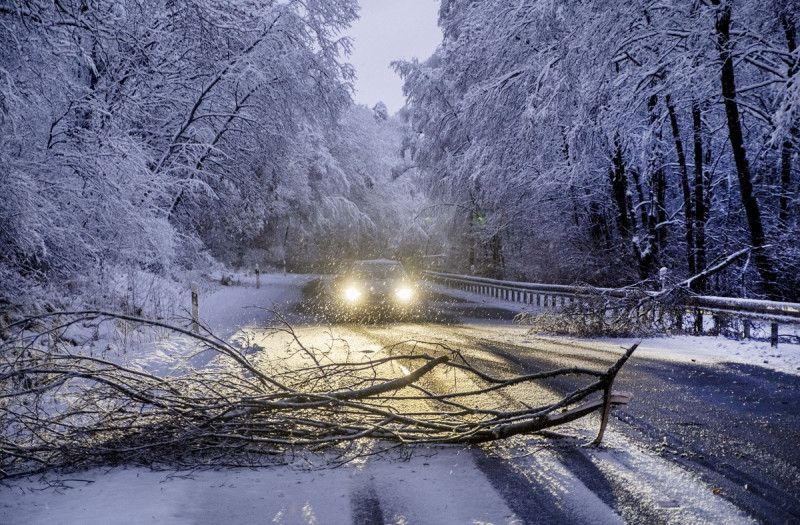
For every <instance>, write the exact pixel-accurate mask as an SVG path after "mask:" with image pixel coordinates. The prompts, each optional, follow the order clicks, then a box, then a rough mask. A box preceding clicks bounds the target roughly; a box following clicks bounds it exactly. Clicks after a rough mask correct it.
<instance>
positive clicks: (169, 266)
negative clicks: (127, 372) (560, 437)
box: [0, 0, 800, 310]
mask: <svg viewBox="0 0 800 525" xmlns="http://www.w3.org/2000/svg"><path fill="white" fill-rule="evenodd" d="M797 13H800V2H798V1H797V0H765V1H761V2H755V1H745V2H734V1H729V0H692V1H689V2H680V1H675V0H666V1H650V0H632V1H629V2H612V1H609V0H589V1H584V2H554V1H551V0H526V1H517V0H514V1H507V0H481V1H476V0H442V1H441V6H440V13H439V25H440V28H441V30H442V33H443V40H442V42H441V44H440V46H439V47H438V49H437V50H436V52H435V53H434V54H433V55H432V56H430V57H427V58H424V59H419V60H417V59H414V60H409V61H398V62H395V63H393V64H392V67H394V69H395V70H396V72H397V73H398V74H399V75H400V76H401V77H402V78H403V81H404V92H405V95H406V97H407V104H406V106H405V107H404V108H403V109H402V110H401V111H400V112H399V113H398V114H397V115H389V114H388V111H387V110H386V107H385V106H384V105H383V104H380V103H379V104H377V105H375V106H374V107H373V108H369V107H366V106H363V105H358V104H356V103H354V102H353V97H352V82H353V78H354V76H353V75H354V71H353V69H352V67H351V66H350V65H349V64H348V62H347V57H348V50H349V47H350V42H349V41H348V39H347V38H346V37H343V36H342V34H343V32H344V31H345V30H346V28H347V27H348V26H349V25H350V24H351V23H352V22H353V21H354V20H355V19H356V18H357V16H358V4H357V2H356V1H355V0H302V1H301V0H282V1H277V0H262V1H259V2H250V1H247V0H228V1H224V2H218V1H211V0H188V1H183V0H179V1H172V0H135V1H134V0H117V1H103V0H97V1H93V0H58V1H56V2H50V1H45V0H3V1H2V2H0V188H2V198H0V283H2V284H0V306H3V307H4V309H5V307H9V306H15V307H16V306H26V305H28V306H30V305H34V306H40V305H45V304H54V303H59V302H61V303H64V302H69V303H70V304H72V303H75V302H83V303H91V304H95V305H102V306H109V304H108V303H114V302H115V301H116V302H119V303H125V302H127V307H130V306H131V304H130V303H131V302H133V303H135V302H136V299H135V297H131V295H132V294H133V290H134V289H135V288H136V286H137V285H138V284H137V283H142V282H148V283H150V286H151V287H152V286H154V284H153V283H158V282H162V281H163V282H177V281H181V280H185V279H186V276H187V275H192V274H193V273H197V272H203V271H205V270H207V269H208V268H212V267H220V266H224V267H229V268H237V267H240V268H242V267H243V268H251V267H253V266H254V265H255V264H260V265H262V267H267V266H269V265H274V266H280V265H282V264H283V262H284V261H286V264H287V266H288V267H289V269H290V270H293V271H304V272H305V271H313V272H326V271H330V270H331V269H332V267H333V266H335V265H336V264H337V263H339V262H342V261H344V260H347V259H352V258H365V257H394V258H399V259H403V260H408V261H410V262H412V263H413V264H416V265H422V264H423V262H431V261H433V262H435V267H436V268H438V269H441V270H446V271H452V272H460V273H470V274H475V275H484V276H491V277H500V278H505V279H513V280H525V281H532V282H546V283H566V284H569V283H576V282H581V283H588V284H590V285H601V286H625V285H631V284H634V283H639V284H641V285H643V286H645V287H650V288H654V289H655V288H657V287H658V286H660V280H659V276H660V275H661V274H662V273H663V272H666V277H667V279H668V280H669V281H671V282H679V281H682V280H684V279H686V278H688V277H690V276H693V275H701V274H703V271H704V270H705V269H707V268H710V267H720V266H721V265H720V264H719V262H720V261H729V264H727V265H724V269H722V270H721V271H718V272H716V273H714V274H713V275H709V276H708V277H707V278H698V279H694V280H692V281H691V283H692V288H693V289H692V291H693V292H695V293H702V294H708V295H729V296H738V297H756V298H767V299H776V300H794V301H797V300H800V227H798V213H800V202H798V185H799V184H800V182H798V170H800V168H798V163H799V161H800V159H799V157H798V151H799V150H800V82H798V70H799V69H800V51H798V49H797V39H798V34H797V30H798V27H797ZM734 254H738V255H737V256H736V257H731V256H732V255H734ZM662 269H663V270H662ZM120 287H122V288H124V289H125V290H127V292H122V293H120V294H118V295H114V293H112V292H113V290H116V289H119V288H120ZM65 298H66V299H65ZM110 306H114V304H112V305H110ZM134 306H135V305H134ZM134 310H135V308H134Z"/></svg>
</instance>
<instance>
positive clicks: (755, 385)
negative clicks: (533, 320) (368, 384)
mask: <svg viewBox="0 0 800 525" xmlns="http://www.w3.org/2000/svg"><path fill="white" fill-rule="evenodd" d="M312 292H313V290H312ZM312 296H313V297H314V298H316V297H317V296H316V295H315V294H312V295H310V297H312ZM431 299H432V302H431V308H429V309H428V310H426V312H425V313H424V314H423V315H421V316H420V318H419V319H417V320H416V321H414V322H398V323H394V322H392V320H391V319H378V320H377V322H374V321H367V322H363V323H348V324H345V325H340V326H339V328H340V329H341V330H342V331H346V332H347V331H349V332H351V333H356V334H358V336H359V337H362V338H368V339H371V340H374V341H375V342H376V343H377V344H382V345H388V344H392V343H394V342H397V341H400V340H406V339H409V338H420V339H426V340H430V339H431V338H432V337H435V338H436V339H438V340H443V341H452V342H453V344H454V345H457V346H458V348H460V349H461V350H462V351H463V352H464V353H465V354H466V355H468V356H469V357H471V358H472V359H474V360H477V361H480V362H482V364H483V365H484V366H486V368H487V369H488V370H494V371H497V372H506V373H507V372H509V371H511V372H514V373H518V374H522V373H531V372H536V371H541V370H549V369H553V368H555V367H558V366H564V365H570V366H585V367H591V368H597V369H603V368H605V367H607V366H608V365H610V364H611V363H612V362H614V361H615V360H616V358H617V357H618V355H619V353H620V352H621V350H619V349H618V348H616V349H615V348H614V347H613V345H611V346H609V345H608V344H605V345H602V344H593V343H581V342H575V341H570V340H566V339H565V340H557V339H554V338H536V337H533V338H531V340H528V341H525V342H524V343H522V344H520V343H509V342H504V341H503V340H502V338H498V337H485V335H484V334H483V333H482V330H484V327H485V326H487V325H486V324H485V323H486V322H487V321H491V322H492V323H494V325H492V326H494V327H496V326H497V323H508V322H510V319H511V318H512V317H513V313H511V312H507V311H503V310H497V309H492V308H485V307H480V306H478V305H475V304H471V303H468V302H463V301H458V300H454V299H451V298H447V297H444V296H435V297H432V298H431ZM312 302H313V301H312ZM307 304H311V303H307ZM299 316H300V318H302V319H303V320H304V321H305V322H306V323H308V324H313V323H317V322H320V320H321V321H322V322H321V325H320V326H321V327H322V326H324V329H325V330H328V329H329V327H330V324H329V322H330V320H326V319H325V318H324V317H325V314H324V311H323V310H319V309H315V308H311V309H308V308H307V309H305V310H303V311H301V312H300V313H299ZM320 317H322V319H320ZM487 356H490V358H487ZM573 381H574V380H573V379H572V378H560V379H558V380H555V381H551V382H549V383H547V384H546V385H543V387H544V388H545V389H548V390H551V391H552V392H555V393H566V392H569V391H571V390H574V389H575V386H576V385H575V384H574V382H573ZM615 388H616V389H619V390H627V391H630V392H632V393H633V394H634V398H633V401H632V402H631V403H630V404H629V405H627V406H624V407H620V408H618V409H616V410H615V412H614V413H613V415H612V422H611V428H612V429H613V431H614V432H616V433H617V434H619V435H621V436H623V438H624V439H625V440H627V441H628V442H630V443H632V444H634V445H635V446H636V447H637V448H638V449H641V450H644V451H645V453H646V454H648V455H649V456H651V457H655V458H657V461H661V462H662V463H664V464H670V465H672V468H674V469H677V470H678V471H680V472H682V473H683V474H688V476H689V478H691V479H694V480H697V481H698V483H700V486H701V487H705V488H707V489H708V490H710V491H712V493H713V497H714V498H719V499H720V500H724V501H726V502H728V503H729V504H732V505H733V506H735V507H736V508H738V509H739V510H740V511H741V512H742V513H743V515H744V516H746V517H749V518H752V519H753V520H755V521H756V522H760V523H800V378H799V377H798V376H791V375H785V374H781V373H777V372H774V371H770V370H767V369H762V368H759V367H753V366H745V365H740V364H722V365H714V366H708V365H702V364H692V365H691V366H686V365H681V364H677V363H671V362H668V361H662V360H652V359H647V358H643V357H639V356H637V355H636V354H634V356H633V357H632V359H631V360H630V361H629V363H628V364H626V365H625V367H624V368H623V371H622V372H621V373H620V375H619V376H618V378H617V382H616V384H615ZM565 434H567V437H565V438H563V439H554V440H550V442H549V443H548V444H547V445H546V446H547V449H548V451H549V452H550V453H551V454H553V455H555V457H557V458H558V460H559V462H560V463H561V465H562V466H563V467H564V468H566V469H567V470H568V472H569V475H570V476H572V477H574V478H576V479H578V480H580V482H581V483H582V484H583V485H584V486H585V487H587V488H588V489H590V490H591V491H592V492H593V493H594V494H595V496H596V497H597V498H598V499H599V500H600V501H602V502H603V503H604V504H605V505H606V506H607V507H608V508H610V509H612V510H613V512H614V513H616V514H617V515H618V516H620V517H622V519H623V520H624V521H625V522H628V523H676V522H684V521H685V520H686V521H700V522H708V521H709V520H710V521H712V522H713V521H714V518H708V517H707V516H708V514H703V513H702V512H700V511H698V513H696V514H693V513H692V512H693V510H694V509H686V508H684V509H679V510H676V507H680V506H686V503H685V502H678V501H676V500H674V499H673V498H670V497H669V496H668V494H669V493H670V490H673V491H674V490H680V487H663V490H664V493H665V494H667V495H665V496H664V497H663V498H662V499H659V498H658V497H655V498H654V497H651V496H649V495H648V494H647V493H646V492H645V491H643V490H642V489H641V487H639V486H638V485H639V483H640V482H639V481H638V480H637V479H636V478H635V476H634V478H633V479H631V478H630V477H625V476H620V475H619V473H618V472H614V471H613V470H609V469H604V468H602V466H601V463H602V462H601V461H600V460H598V452H597V449H595V448H593V447H585V446H583V445H584V444H585V439H583V440H582V438H581V437H580V436H577V437H576V436H575V435H572V436H570V435H569V434H570V433H569V432H566V433H565ZM473 454H474V455H475V461H476V464H477V465H478V466H479V468H480V469H481V471H482V472H483V473H484V475H485V476H486V477H487V478H488V479H489V480H490V482H491V483H492V486H493V487H494V488H495V489H496V490H497V491H498V492H499V493H500V494H501V495H502V496H503V498H504V499H505V500H506V502H507V504H508V506H509V507H510V508H511V509H512V510H513V511H514V512H515V514H516V515H517V517H518V518H519V519H520V520H522V522H523V523H575V522H581V521H585V515H583V514H581V512H582V510H581V509H579V508H578V509H576V508H574V506H573V507H569V506H566V507H565V505H564V504H563V502H562V501H560V500H561V499H562V497H563V496H564V492H563V491H561V492H559V491H558V490H555V491H554V490H553V488H552V486H551V485H552V480H549V478H547V477H546V476H545V477H536V476H530V475H525V474H524V473H523V471H522V470H521V469H520V468H519V467H518V465H516V464H515V463H514V461H509V460H508V458H505V457H502V455H498V454H496V453H494V452H491V451H489V450H485V449H475V450H474V451H473ZM599 465H600V466H599ZM641 483H650V484H652V483H654V482H653V481H652V479H648V480H646V481H641ZM656 483H657V482H656ZM664 483H669V481H665V482H664ZM363 500H364V505H363V508H361V507H359V508H361V509H362V510H363V512H362V513H361V514H360V515H362V516H364V517H365V519H364V520H363V523H372V522H379V521H380V520H379V519H378V517H379V516H380V503H379V502H378V501H377V500H376V498H375V497H374V494H366V495H365V497H364V498H363ZM707 500H708V497H707V495H706V497H705V499H704V498H701V499H700V501H707ZM654 501H655V502H656V503H654ZM587 512H588V511H587ZM712 515H713V514H712ZM600 521H603V520H600Z"/></svg>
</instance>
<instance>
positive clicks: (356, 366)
mask: <svg viewBox="0 0 800 525" xmlns="http://www.w3.org/2000/svg"><path fill="white" fill-rule="evenodd" d="M122 322H125V323H132V324H133V325H134V326H135V327H136V330H137V331H138V333H139V334H140V335H141V337H142V338H143V339H146V338H147V336H148V334H149V336H152V344H153V345H157V344H158V342H157V340H156V339H157V338H156V337H155V335H156V334H155V330H156V329H158V330H159V331H162V332H163V331H166V333H168V334H170V337H171V338H172V339H170V341H171V344H172V345H178V346H181V347H182V348H184V349H185V351H186V354H187V355H188V356H191V355H195V354H196V353H197V352H199V351H213V352H215V356H216V357H215V358H214V359H213V360H212V361H211V362H209V364H208V365H206V366H205V367H204V368H203V369H194V368H191V367H188V366H184V367H183V368H182V369H181V372H180V373H178V374H174V375H172V374H162V373H155V372H152V371H148V370H146V369H144V368H142V365H141V364H137V363H136V362H134V361H133V360H132V359H130V358H129V357H128V354H126V353H125V352H124V351H117V350H118V349H117V350H115V348H114V344H110V343H108V341H105V340H104V341H102V342H100V343H98V344H100V345H101V346H104V347H106V348H105V349H104V350H103V352H105V353H107V354H108V355H104V356H102V357H100V356H97V355H94V354H95V352H96V349H95V347H93V346H92V344H93V343H92V342H91V341H90V342H85V343H83V344H81V343H80V342H79V341H78V342H76V341H77V339H79V338H76V337H75V336H74V334H71V332H70V331H71V330H75V329H77V328H79V327H81V326H83V325H86V324H89V325H91V326H92V327H94V328H95V329H98V330H99V326H100V325H105V324H108V323H111V324H113V323H122ZM4 331H5V333H6V334H7V335H8V337H7V339H6V340H5V341H4V342H3V343H2V346H0V477H7V476H18V475H23V474H28V473H32V472H39V471H42V470H46V469H50V468H59V467H60V468H63V467H69V468H76V467H81V466H88V465H96V464H120V463H135V464H146V465H153V464H157V463H162V462H165V463H170V464H177V465H192V464H196V463H198V462H200V463H202V464H234V463H235V464H260V463H261V462H262V461H270V460H271V459H270V458H275V457H280V456H281V455H282V454H283V453H285V452H287V451H289V450H297V449H298V448H299V447H309V446H315V447H318V446H325V447H327V448H329V449H330V450H333V451H337V452H338V453H340V454H343V455H344V454H348V453H356V454H357V453H358V450H360V449H359V448H358V447H355V448H354V447H353V446H352V445H353V444H354V443H359V442H363V441H366V440H379V441H382V442H390V443H404V444H415V443H443V444H469V443H479V442H485V441H489V440H493V439H503V438H506V437H510V436H513V435H516V434H521V433H531V432H538V431H542V430H546V429H549V428H552V427H554V426H557V425H562V424H564V423H567V422H571V421H575V420H576V419H579V418H581V417H584V416H585V415H587V414H590V413H592V412H594V411H596V410H598V409H600V408H602V409H603V421H604V422H605V421H606V420H607V411H608V407H609V406H610V404H611V401H610V399H611V398H610V397H609V396H610V395H611V394H610V387H611V385H612V383H613V380H614V378H615V376H616V374H617V373H618V372H619V370H620V369H621V368H622V366H623V365H624V363H625V362H626V360H627V359H628V358H629V357H630V355H631V354H632V353H633V351H634V350H635V348H636V345H634V346H632V347H631V348H630V349H628V351H627V352H625V354H624V355H623V356H621V357H620V358H619V360H617V362H615V363H613V364H612V365H611V366H610V367H609V368H608V369H607V370H593V369H588V368H577V367H570V368H559V369H555V370H551V371H545V372H541V373H536V374H528V375H522V376H509V377H495V376H493V375H491V374H490V373H487V372H486V371H485V370H481V369H479V368H478V367H477V366H475V365H474V364H473V363H470V362H469V361H468V360H467V359H466V358H465V356H464V355H463V353H462V352H460V351H459V350H457V349H456V350H454V349H451V348H449V347H447V346H446V345H443V344H432V343H426V342H423V341H406V342H404V343H400V344H397V345H393V346H391V347H387V348H385V349H384V350H383V351H381V352H378V353H377V354H375V356H374V357H373V358H371V359H367V358H360V359H351V355H352V354H351V352H349V351H342V352H340V353H339V354H335V353H334V354H332V353H331V348H328V349H327V350H325V351H320V350H317V349H315V348H313V347H309V346H305V345H303V344H302V343H301V342H300V336H299V335H298V334H297V333H295V332H294V330H289V327H288V325H287V324H284V325H283V326H282V327H281V328H280V329H279V330H278V332H280V333H284V334H288V335H289V342H288V343H285V344H288V345H290V346H291V348H292V349H294V350H291V351H290V348H286V349H284V350H285V351H283V352H281V351H280V348H273V349H269V348H267V349H264V348H261V347H258V348H259V351H255V350H254V348H255V347H249V348H243V347H237V346H234V345H233V344H231V343H228V342H225V341H222V340H220V339H218V338H216V337H214V336H213V334H210V333H209V334H206V335H198V334H195V333H193V332H192V331H191V330H190V329H187V328H184V327H181V326H173V325H171V324H169V323H166V322H163V321H151V320H148V319H144V318H140V317H134V316H129V315H121V314H113V313H110V312H103V311H99V310H85V311H80V312H58V313H52V314H46V315H41V316H37V317H33V318H30V319H26V320H24V321H19V322H16V323H14V324H12V325H9V326H6V327H4ZM174 338H180V341H174V340H173V339H174ZM240 346H241V345H240ZM297 349H299V350H297ZM337 355H338V356H339V357H336V356H337ZM280 356H288V357H280ZM322 356H324V359H323V358H322ZM401 366H402V367H403V368H401ZM405 367H408V369H406V368H405ZM399 370H402V373H401V372H399ZM564 376H575V377H576V378H581V377H584V378H589V379H590V382H589V383H588V384H586V385H584V386H582V387H578V388H576V389H575V390H574V391H572V392H569V393H567V394H565V395H563V396H561V397H560V399H557V400H553V401H552V402H548V403H545V404H543V405H542V406H536V407H531V406H529V405H528V404H527V403H526V400H524V399H517V398H515V396H514V395H513V390H511V389H512V387H514V386H517V385H522V384H536V383H537V382H539V381H544V380H550V379H553V378H558V377H564ZM597 393H603V394H604V395H605V397H604V398H599V399H596V400H594V401H589V400H587V398H588V397H589V396H591V395H593V394H597ZM500 394H502V395H500ZM615 399H616V398H615ZM620 399H622V398H620ZM456 400H463V401H458V402H457V401H456ZM581 402H583V403H584V404H583V405H580V406H576V405H578V404H579V403H581ZM491 405H496V406H495V407H492V406H491ZM604 427H605V423H604V424H603V428H604ZM600 437H602V432H601V433H600V435H599V436H598V438H600ZM346 444H347V445H346ZM354 451H355V452H354Z"/></svg>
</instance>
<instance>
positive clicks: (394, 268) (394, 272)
mask: <svg viewBox="0 0 800 525" xmlns="http://www.w3.org/2000/svg"><path fill="white" fill-rule="evenodd" d="M350 275H351V276H352V277H354V278H358V279H366V280H375V279H384V280H386V279H404V278H405V276H406V273H405V272H404V271H403V267H402V266H401V265H400V264H398V263H353V266H351V267H350Z"/></svg>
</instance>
